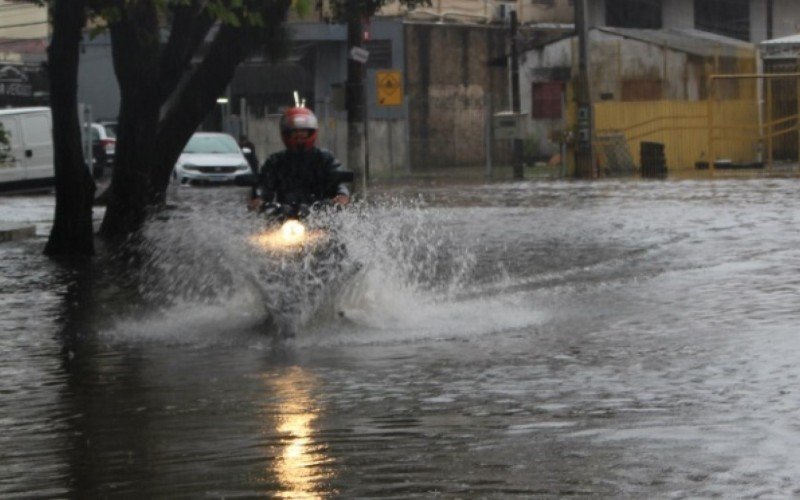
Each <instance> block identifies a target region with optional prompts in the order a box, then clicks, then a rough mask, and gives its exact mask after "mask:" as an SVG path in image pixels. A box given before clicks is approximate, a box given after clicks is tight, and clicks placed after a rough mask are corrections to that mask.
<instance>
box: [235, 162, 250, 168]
mask: <svg viewBox="0 0 800 500" xmlns="http://www.w3.org/2000/svg"><path fill="white" fill-rule="evenodd" d="M236 168H237V169H238V170H250V164H248V163H241V164H239V165H237V166H236Z"/></svg>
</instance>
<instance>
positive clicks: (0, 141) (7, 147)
mask: <svg viewBox="0 0 800 500" xmlns="http://www.w3.org/2000/svg"><path fill="white" fill-rule="evenodd" d="M10 151H11V134H9V133H8V131H6V129H5V128H4V127H3V124H2V123H0V163H5V162H6V161H7V160H8V159H9V158H11V153H10Z"/></svg>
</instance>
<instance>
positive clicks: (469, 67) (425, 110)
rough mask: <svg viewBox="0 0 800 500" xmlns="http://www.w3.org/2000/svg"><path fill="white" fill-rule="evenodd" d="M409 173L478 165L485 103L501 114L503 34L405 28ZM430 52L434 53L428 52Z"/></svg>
mask: <svg viewBox="0 0 800 500" xmlns="http://www.w3.org/2000/svg"><path fill="white" fill-rule="evenodd" d="M405 39H406V44H407V45H406V80H407V87H406V95H407V97H408V101H409V120H410V123H409V127H410V141H411V146H410V147H411V155H412V156H411V168H415V169H416V168H430V167H437V166H456V165H480V164H482V162H484V161H485V160H484V159H485V155H486V151H485V147H484V138H483V134H484V124H485V120H486V114H485V113H486V107H485V106H486V104H487V102H489V101H491V102H492V104H493V107H494V109H495V110H498V111H499V110H502V109H507V108H508V107H510V106H509V99H508V89H509V87H508V73H507V69H506V68H505V67H500V66H490V62H491V61H492V60H498V61H499V63H500V64H504V62H505V58H504V56H505V54H507V52H506V41H507V30H505V29H498V28H495V27H490V26H486V27H484V26H465V25H431V24H406V25H405ZM433 48H435V50H432V49H433Z"/></svg>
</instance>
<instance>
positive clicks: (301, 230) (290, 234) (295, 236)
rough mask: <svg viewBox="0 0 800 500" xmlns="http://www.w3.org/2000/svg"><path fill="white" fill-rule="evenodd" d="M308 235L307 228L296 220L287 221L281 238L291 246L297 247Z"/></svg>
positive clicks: (282, 229) (282, 228) (282, 227)
mask: <svg viewBox="0 0 800 500" xmlns="http://www.w3.org/2000/svg"><path fill="white" fill-rule="evenodd" d="M305 235H306V227H305V226H304V225H303V224H302V223H301V222H300V221H296V220H287V221H286V222H284V223H283V226H281V236H283V241H285V242H286V243H287V244H289V245H297V244H298V243H302V242H303V239H304V238H305Z"/></svg>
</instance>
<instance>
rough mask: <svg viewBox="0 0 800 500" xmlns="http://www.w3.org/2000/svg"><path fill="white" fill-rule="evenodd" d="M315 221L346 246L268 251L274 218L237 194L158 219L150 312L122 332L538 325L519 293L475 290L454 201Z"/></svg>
mask: <svg viewBox="0 0 800 500" xmlns="http://www.w3.org/2000/svg"><path fill="white" fill-rule="evenodd" d="M310 224H311V226H312V228H333V232H334V234H335V237H334V238H335V241H336V242H337V244H340V245H341V247H339V246H336V245H337V244H332V245H333V246H330V245H329V246H328V247H327V249H324V250H323V251H321V252H266V251H264V249H263V248H262V247H260V246H259V245H255V244H253V241H252V235H254V234H257V233H258V232H259V231H261V230H263V220H262V219H261V218H259V217H256V216H252V215H250V216H246V215H244V214H243V211H242V209H241V206H240V205H239V204H236V205H234V204H232V203H229V204H225V203H217V202H215V203H208V204H193V205H192V206H191V207H183V208H180V209H175V210H172V211H171V213H170V214H168V215H167V216H163V217H160V218H159V219H157V220H154V221H152V222H151V223H150V224H149V225H148V227H147V229H146V231H145V233H144V240H145V244H144V249H145V251H144V254H145V255H146V256H147V257H146V259H145V262H144V265H143V272H142V277H141V281H140V282H141V285H140V294H141V296H142V297H144V298H145V300H146V301H147V303H148V304H150V306H149V313H148V314H149V315H148V317H147V318H136V319H131V320H129V321H127V323H125V324H124V325H122V324H121V325H118V327H117V328H116V329H115V333H116V334H117V335H121V333H120V332H126V331H127V332H130V331H131V330H135V329H145V330H147V332H148V333H147V334H145V337H149V338H159V337H160V338H166V339H169V340H177V339H178V338H193V339H194V340H195V341H198V340H200V339H205V338H207V337H213V335H214V332H219V331H223V332H228V331H231V329H232V328H233V329H237V328H238V329H242V330H247V329H252V328H256V327H260V328H261V329H262V330H267V331H271V332H273V333H283V334H285V333H290V334H297V337H298V340H297V341H298V342H300V343H303V342H319V341H320V337H325V336H331V335H336V334H337V333H336V332H338V335H340V338H339V341H353V338H354V337H353V335H352V334H353V332H362V333H363V332H365V331H366V332H371V333H367V334H366V335H367V338H366V339H364V338H363V337H361V340H359V341H368V342H370V341H381V342H383V341H387V340H388V341H391V340H392V338H393V337H394V336H397V338H394V340H397V341H405V340H407V339H409V338H420V337H421V338H429V337H437V338H438V337H439V336H442V335H451V334H452V332H460V333H457V334H463V335H476V334H482V333H487V332H494V331H498V330H503V329H509V328H517V327H522V326H525V325H530V324H531V323H532V322H538V320H537V319H536V318H535V316H536V315H534V314H533V313H530V312H525V311H526V305H525V303H524V298H522V297H521V296H519V295H517V296H514V295H511V296H505V297H503V296H502V295H500V296H498V295H495V296H494V297H493V298H486V297H485V296H483V295H482V294H480V293H475V291H474V288H475V269H476V262H477V259H476V256H475V252H474V248H470V247H469V246H467V245H465V244H464V243H462V242H461V241H460V238H459V234H458V233H457V231H456V228H457V224H454V223H453V221H452V220H451V217H450V212H449V211H448V210H447V209H435V208H430V207H426V206H424V204H422V203H414V202H403V201H397V200H392V201H386V202H383V203H379V204H373V205H361V206H357V207H353V208H352V209H350V210H346V211H342V212H336V213H334V212H330V213H320V214H317V215H316V216H315V217H314V218H312V219H311V220H310ZM342 248H344V249H346V250H345V251H341V249H342ZM499 275H501V276H502V273H499ZM495 289H496V284H495ZM465 290H470V292H469V293H468V294H467V296H466V297H465V296H464V291H465ZM445 332H449V333H445ZM370 336H372V337H370ZM348 339H349V340H348ZM325 341H332V340H330V339H326V340H325ZM333 341H335V340H333Z"/></svg>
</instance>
